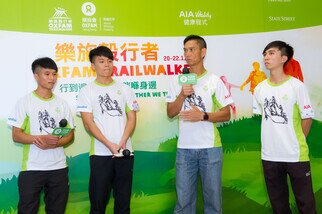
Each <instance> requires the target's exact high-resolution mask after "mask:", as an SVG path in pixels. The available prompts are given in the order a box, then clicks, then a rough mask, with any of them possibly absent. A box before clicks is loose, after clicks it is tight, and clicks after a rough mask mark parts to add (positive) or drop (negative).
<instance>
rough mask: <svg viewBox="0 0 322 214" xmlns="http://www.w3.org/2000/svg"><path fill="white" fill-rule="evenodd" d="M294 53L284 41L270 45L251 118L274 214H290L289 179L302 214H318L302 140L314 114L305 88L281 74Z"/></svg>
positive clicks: (307, 154)
mask: <svg viewBox="0 0 322 214" xmlns="http://www.w3.org/2000/svg"><path fill="white" fill-rule="evenodd" d="M293 53H294V51H293V48H292V47H291V46H290V45H288V44H286V43H285V42H283V41H273V42H271V43H269V44H268V45H267V46H266V47H265V49H264V51H263V55H264V63H265V66H266V68H267V69H268V70H269V71H270V77H269V78H268V79H266V80H264V81H263V82H261V83H260V84H258V85H257V86H256V88H255V91H254V97H253V98H254V101H253V112H254V113H255V114H261V115H262V127H261V142H262V149H261V150H262V155H261V156H262V157H261V158H262V164H263V169H264V177H265V182H266V187H267V192H268V196H269V199H270V201H271V205H272V209H273V212H274V213H280V214H288V213H292V212H291V209H290V204H289V189H288V185H287V176H289V178H290V181H291V184H292V189H293V193H294V196H295V199H296V204H297V207H298V210H299V212H300V213H305V214H313V213H316V207H315V199H314V193H313V189H312V179H311V170H310V161H309V149H308V145H307V143H306V137H307V135H308V134H309V131H310V128H311V124H312V118H313V116H314V112H313V109H312V105H311V102H310V98H309V95H308V92H307V90H306V88H305V85H304V84H303V82H301V81H300V80H298V79H296V78H294V77H292V76H289V75H287V74H285V73H284V71H283V66H284V65H285V63H287V62H288V61H289V60H290V59H291V58H292V57H293Z"/></svg>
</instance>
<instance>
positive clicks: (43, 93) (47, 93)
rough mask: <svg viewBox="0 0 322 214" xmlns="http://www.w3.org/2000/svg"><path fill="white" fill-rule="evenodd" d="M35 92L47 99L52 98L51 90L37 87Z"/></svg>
mask: <svg viewBox="0 0 322 214" xmlns="http://www.w3.org/2000/svg"><path fill="white" fill-rule="evenodd" d="M35 93H36V94H37V96H39V97H41V98H43V99H49V98H52V96H53V92H52V91H51V90H48V89H42V88H39V87H38V88H37V89H36V90H35Z"/></svg>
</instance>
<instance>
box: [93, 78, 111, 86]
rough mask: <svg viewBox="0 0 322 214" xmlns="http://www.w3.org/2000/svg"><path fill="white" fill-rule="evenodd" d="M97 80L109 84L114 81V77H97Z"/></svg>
mask: <svg viewBox="0 0 322 214" xmlns="http://www.w3.org/2000/svg"><path fill="white" fill-rule="evenodd" d="M96 82H98V83H100V84H103V85H108V84H110V83H112V82H113V78H112V77H97V78H96Z"/></svg>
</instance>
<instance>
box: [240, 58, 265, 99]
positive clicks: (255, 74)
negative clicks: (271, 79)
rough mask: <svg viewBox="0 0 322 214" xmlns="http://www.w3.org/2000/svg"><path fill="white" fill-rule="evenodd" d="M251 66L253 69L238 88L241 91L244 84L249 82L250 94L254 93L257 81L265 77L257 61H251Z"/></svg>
mask: <svg viewBox="0 0 322 214" xmlns="http://www.w3.org/2000/svg"><path fill="white" fill-rule="evenodd" d="M253 68H254V70H253V71H251V72H250V74H249V76H248V78H247V80H246V81H245V82H244V83H243V84H242V85H241V86H240V90H241V91H242V90H243V89H244V87H245V85H247V84H248V83H249V82H250V87H249V91H250V92H251V93H252V94H254V89H255V87H256V86H257V85H258V83H260V82H262V81H263V80H265V79H266V78H267V77H266V75H265V73H264V72H263V71H261V70H260V65H259V62H256V61H255V62H253Z"/></svg>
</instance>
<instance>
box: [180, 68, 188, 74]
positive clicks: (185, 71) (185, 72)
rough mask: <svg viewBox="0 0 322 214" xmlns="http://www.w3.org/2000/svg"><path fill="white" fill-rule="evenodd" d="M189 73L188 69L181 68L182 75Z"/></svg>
mask: <svg viewBox="0 0 322 214" xmlns="http://www.w3.org/2000/svg"><path fill="white" fill-rule="evenodd" d="M189 73H190V71H189V69H188V68H183V69H182V74H189Z"/></svg>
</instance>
